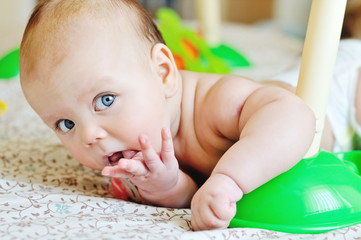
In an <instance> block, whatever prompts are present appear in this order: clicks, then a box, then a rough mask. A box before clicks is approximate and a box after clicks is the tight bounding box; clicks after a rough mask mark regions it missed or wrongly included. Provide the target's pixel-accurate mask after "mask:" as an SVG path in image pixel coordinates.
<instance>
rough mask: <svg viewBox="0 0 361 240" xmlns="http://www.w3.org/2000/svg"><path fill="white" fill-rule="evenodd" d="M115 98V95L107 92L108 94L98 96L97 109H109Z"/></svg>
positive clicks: (96, 100)
mask: <svg viewBox="0 0 361 240" xmlns="http://www.w3.org/2000/svg"><path fill="white" fill-rule="evenodd" d="M114 99H115V96H114V95H112V94H107V95H103V96H100V97H98V98H97V99H95V110H96V111H101V110H104V109H107V108H108V107H110V105H112V104H113V102H114Z"/></svg>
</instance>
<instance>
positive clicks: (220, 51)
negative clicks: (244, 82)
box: [157, 8, 250, 74]
mask: <svg viewBox="0 0 361 240" xmlns="http://www.w3.org/2000/svg"><path fill="white" fill-rule="evenodd" d="M157 19H158V20H159V25H158V27H159V30H160V32H161V33H162V36H163V38H164V41H165V42H166V44H167V45H168V47H169V48H170V50H171V51H172V53H173V55H174V58H175V61H176V64H177V67H178V69H185V70H190V71H196V72H208V73H219V74H227V73H230V72H231V70H232V69H233V68H236V67H248V66H250V62H249V61H248V60H247V59H246V58H245V57H243V56H242V55H241V54H239V53H238V52H237V51H236V50H234V49H232V48H231V47H229V46H227V45H224V44H221V45H219V46H216V47H214V48H212V47H210V46H208V45H207V43H206V41H205V40H204V39H203V38H202V37H201V36H200V35H199V34H197V33H196V32H195V31H193V30H192V29H190V28H187V27H186V26H184V25H183V24H182V22H181V19H180V17H179V16H178V15H177V14H176V13H175V12H174V11H173V10H171V9H169V8H162V9H160V10H158V12H157Z"/></svg>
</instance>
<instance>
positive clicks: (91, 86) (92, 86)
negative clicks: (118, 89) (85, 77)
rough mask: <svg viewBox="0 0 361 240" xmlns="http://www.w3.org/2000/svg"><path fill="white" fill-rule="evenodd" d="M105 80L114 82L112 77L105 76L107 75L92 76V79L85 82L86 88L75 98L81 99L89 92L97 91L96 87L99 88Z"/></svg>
mask: <svg viewBox="0 0 361 240" xmlns="http://www.w3.org/2000/svg"><path fill="white" fill-rule="evenodd" d="M107 82H108V83H112V82H114V80H113V79H112V77H109V76H107V77H101V78H98V79H96V78H93V79H92V80H90V81H87V82H86V83H85V84H86V86H84V87H85V88H86V90H85V91H82V92H81V94H80V95H79V96H78V98H77V100H78V101H81V100H82V99H83V98H85V97H86V96H88V95H89V94H91V93H93V92H95V91H97V90H98V89H101V87H102V85H103V84H104V83H107ZM85 84H84V85H85Z"/></svg>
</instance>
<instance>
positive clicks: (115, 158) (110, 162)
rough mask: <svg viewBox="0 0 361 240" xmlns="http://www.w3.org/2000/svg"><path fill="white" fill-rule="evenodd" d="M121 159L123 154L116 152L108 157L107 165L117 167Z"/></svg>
mask: <svg viewBox="0 0 361 240" xmlns="http://www.w3.org/2000/svg"><path fill="white" fill-rule="evenodd" d="M121 158H123V153H122V152H115V153H113V154H111V155H110V156H108V157H107V165H110V166H115V165H117V164H118V162H119V160H120V159H121Z"/></svg>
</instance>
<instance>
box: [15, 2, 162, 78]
mask: <svg viewBox="0 0 361 240" xmlns="http://www.w3.org/2000/svg"><path fill="white" fill-rule="evenodd" d="M124 13H126V14H127V16H129V23H130V24H132V25H133V29H134V30H135V32H136V34H138V35H139V36H140V39H143V40H145V42H147V43H149V44H150V46H153V45H155V44H156V43H163V44H164V39H163V37H162V35H161V33H160V31H159V30H158V28H157V26H156V24H155V22H154V21H153V18H152V17H151V15H150V14H149V13H148V12H147V11H146V10H145V9H144V8H143V7H142V6H141V5H140V4H139V3H138V2H137V1H136V0H40V1H39V2H38V4H37V5H36V6H35V8H34V10H33V12H32V14H31V16H30V19H29V21H28V24H27V26H26V28H25V31H24V34H23V39H22V42H21V46H20V68H21V67H23V68H25V69H23V70H24V71H25V72H28V71H31V69H32V67H33V65H34V64H36V63H32V62H30V63H27V62H26V61H27V60H29V59H31V57H32V56H31V55H32V54H35V53H36V54H38V53H37V52H36V51H35V52H34V51H32V50H31V48H32V47H34V45H33V44H38V45H39V46H37V47H38V48H39V49H40V50H41V51H47V50H46V49H43V48H42V46H41V45H42V43H41V42H35V43H34V41H35V40H34V38H33V36H34V34H35V35H37V34H41V35H45V36H47V37H50V38H51V37H55V36H52V34H53V33H54V35H56V34H58V33H59V32H61V31H62V28H66V25H67V24H68V23H69V20H70V23H71V20H72V18H73V17H76V16H87V15H88V16H101V17H104V18H110V17H109V16H114V15H115V16H117V14H118V15H119V14H124ZM39 26H42V27H44V28H43V29H38V27H39ZM37 30H40V31H42V32H37ZM63 37H64V36H63ZM46 40H47V39H46V37H45V41H46ZM20 72H21V71H20Z"/></svg>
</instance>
